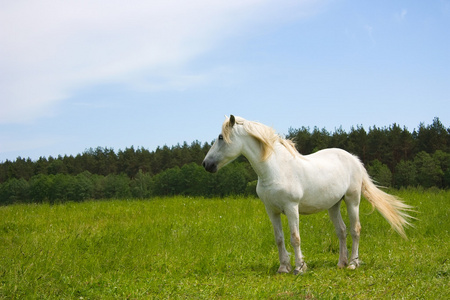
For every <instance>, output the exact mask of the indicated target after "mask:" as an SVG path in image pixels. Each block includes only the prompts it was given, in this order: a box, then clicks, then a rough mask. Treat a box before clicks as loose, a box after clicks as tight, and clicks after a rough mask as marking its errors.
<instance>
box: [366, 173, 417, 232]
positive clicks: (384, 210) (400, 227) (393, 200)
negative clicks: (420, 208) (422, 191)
mask: <svg viewBox="0 0 450 300" xmlns="http://www.w3.org/2000/svg"><path fill="white" fill-rule="evenodd" d="M362 193H363V195H364V197H365V198H366V199H367V200H368V201H369V202H370V204H372V207H374V208H376V209H377V210H378V211H379V212H380V213H381V214H382V215H383V217H384V218H385V219H386V220H387V221H388V222H389V224H391V226H392V228H393V229H394V230H395V231H397V232H398V233H399V234H400V235H401V236H402V237H403V238H405V239H407V237H406V234H405V227H406V226H412V225H411V223H410V222H409V220H410V219H414V218H413V217H411V216H410V215H409V214H408V213H407V212H408V211H412V208H413V207H412V206H409V205H408V204H405V203H404V202H403V201H402V200H401V199H400V198H397V197H395V196H392V195H389V194H387V193H385V192H383V191H382V190H380V189H379V188H378V187H377V186H376V185H375V184H374V183H373V181H372V179H371V178H370V177H369V174H367V172H364V176H363V183H362Z"/></svg>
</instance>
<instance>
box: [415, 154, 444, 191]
mask: <svg viewBox="0 0 450 300" xmlns="http://www.w3.org/2000/svg"><path fill="white" fill-rule="evenodd" d="M414 164H415V166H416V170H417V181H418V184H420V185H421V186H423V187H425V188H430V187H432V186H436V187H439V186H440V183H441V178H442V176H443V175H444V174H443V172H442V170H441V167H440V166H439V165H438V164H436V162H435V161H434V160H433V158H432V157H431V156H430V154H428V153H426V152H425V151H421V152H419V153H417V155H416V157H415V158H414Z"/></svg>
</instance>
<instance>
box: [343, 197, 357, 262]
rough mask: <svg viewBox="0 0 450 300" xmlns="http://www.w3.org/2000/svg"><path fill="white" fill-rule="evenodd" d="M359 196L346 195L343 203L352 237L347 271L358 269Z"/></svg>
mask: <svg viewBox="0 0 450 300" xmlns="http://www.w3.org/2000/svg"><path fill="white" fill-rule="evenodd" d="M360 200H361V194H360V193H358V192H356V193H354V194H352V195H347V196H346V198H345V203H346V205H347V213H348V218H349V220H350V234H351V235H352V255H351V257H350V263H349V265H348V268H349V269H356V268H357V267H359V264H360V261H359V254H358V248H359V236H360V233H361V224H360V223H359V203H360Z"/></svg>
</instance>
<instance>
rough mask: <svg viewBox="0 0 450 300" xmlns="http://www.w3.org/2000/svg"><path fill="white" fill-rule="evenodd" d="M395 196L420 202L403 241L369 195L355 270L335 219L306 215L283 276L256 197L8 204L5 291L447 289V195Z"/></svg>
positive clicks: (398, 292) (412, 294)
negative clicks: (297, 260)
mask: <svg viewBox="0 0 450 300" xmlns="http://www.w3.org/2000/svg"><path fill="white" fill-rule="evenodd" d="M396 194H397V195H399V196H400V197H402V198H404V199H405V200H406V202H407V203H408V204H411V205H413V206H415V207H416V210H417V211H418V213H417V215H416V217H417V218H418V219H419V220H418V221H416V222H415V226H416V227H415V228H414V229H409V230H407V235H408V237H409V240H403V239H402V238H401V237H400V236H398V234H396V233H395V232H394V231H393V230H391V229H390V227H389V225H388V223H387V222H386V221H385V220H384V219H383V218H382V217H381V216H380V215H379V214H378V213H372V214H369V213H370V211H371V208H370V205H369V204H368V203H367V201H363V202H362V207H361V223H362V228H363V229H362V234H361V243H360V256H361V259H362V260H363V261H364V264H363V265H362V266H361V267H360V268H358V269H357V270H355V271H350V270H345V269H344V270H340V269H337V267H336V264H337V260H338V255H339V254H338V252H339V249H338V241H337V238H336V237H335V234H334V228H333V226H332V224H331V222H330V221H329V219H328V215H327V214H326V213H325V212H324V213H319V214H315V215H310V216H301V218H300V222H301V225H300V234H301V238H302V252H303V253H304V255H305V258H306V261H307V263H308V271H307V272H306V273H305V274H304V275H302V276H294V275H292V274H284V275H279V274H276V270H277V268H278V254H277V249H276V246H275V244H274V239H273V234H272V227H271V224H270V221H269V219H268V217H267V216H266V213H265V210H264V206H263V205H262V203H260V201H259V200H258V199H254V198H225V199H202V198H184V197H174V198H158V199H152V200H147V201H137V200H131V201H128V200H111V201H95V202H94V201H88V202H83V203H66V204H62V205H47V204H41V205H13V206H6V207H0V298H5V299H23V298H27V299H37V298H44V299H49V298H50V299H101V298H107V299H110V298H119V299H124V298H132V299H136V298H137V299H141V298H146V299H147V298H149V299H152V298H208V299H211V298H233V299H236V298H245V299H248V298H254V299H256V298H273V299H289V298H293V299H294V298H299V297H301V298H308V299H315V298H319V299H321V298H325V299H328V298H335V299H347V298H360V299H364V298H385V297H389V298H406V299H411V298H425V299H437V298H444V297H447V296H448V290H449V288H450V286H449V266H450V262H449V260H448V259H449V256H450V255H449V254H450V253H449V241H450V237H449V229H450V218H449V208H450V202H449V201H450V192H449V191H446V192H445V191H434V192H430V191H428V192H424V191H420V190H415V191H413V190H408V191H397V192H396ZM342 213H343V215H344V218H345V207H344V208H343V211H342ZM283 221H284V227H285V232H286V239H288V231H287V222H286V220H285V219H283ZM348 241H349V244H350V238H349V239H348Z"/></svg>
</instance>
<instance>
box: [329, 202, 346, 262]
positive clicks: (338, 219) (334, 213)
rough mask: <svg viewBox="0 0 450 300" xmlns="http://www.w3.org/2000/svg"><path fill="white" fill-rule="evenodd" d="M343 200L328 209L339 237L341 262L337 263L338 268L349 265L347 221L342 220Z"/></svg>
mask: <svg viewBox="0 0 450 300" xmlns="http://www.w3.org/2000/svg"><path fill="white" fill-rule="evenodd" d="M340 206H341V201H339V202H338V203H336V204H335V205H334V206H332V207H331V208H330V209H329V210H328V214H329V215H330V219H331V222H333V225H334V228H335V230H336V235H337V237H338V239H339V262H338V264H337V266H338V268H343V267H345V266H346V265H347V263H348V260H347V256H348V251H347V231H346V227H345V223H344V221H343V220H342V216H341V211H340Z"/></svg>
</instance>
